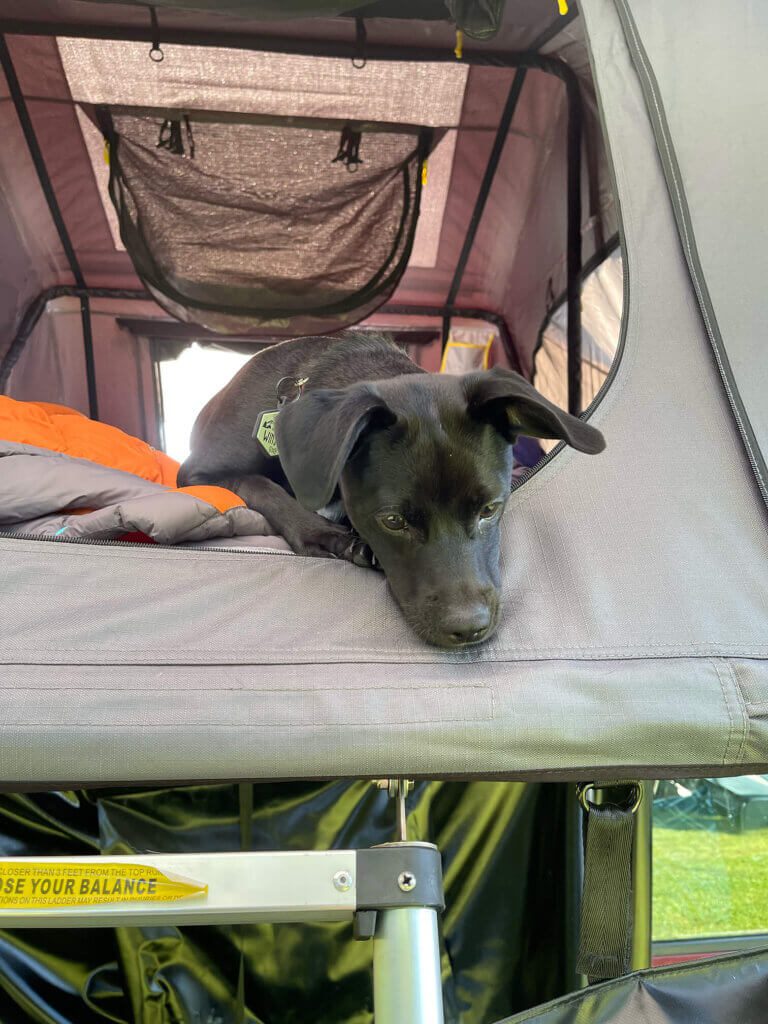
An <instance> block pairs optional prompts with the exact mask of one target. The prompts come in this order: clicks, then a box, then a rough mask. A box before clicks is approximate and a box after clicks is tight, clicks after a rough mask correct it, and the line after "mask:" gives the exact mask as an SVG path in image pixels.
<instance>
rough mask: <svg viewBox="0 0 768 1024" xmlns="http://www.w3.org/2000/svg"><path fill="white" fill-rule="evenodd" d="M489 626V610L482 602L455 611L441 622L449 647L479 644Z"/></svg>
mask: <svg viewBox="0 0 768 1024" xmlns="http://www.w3.org/2000/svg"><path fill="white" fill-rule="evenodd" d="M490 625H491V609H490V608H489V607H488V605H487V604H486V603H485V602H484V601H482V602H481V601H478V602H477V603H476V604H470V605H466V606H464V607H463V608H458V609H456V611H455V612H453V613H452V614H451V615H450V616H448V617H446V619H445V620H444V621H443V631H444V633H445V636H446V638H447V640H448V643H449V644H450V645H451V646H455V647H458V646H459V645H460V644H477V643H479V642H480V641H481V640H482V639H483V637H484V636H485V634H486V633H487V632H488V629H489V628H490Z"/></svg>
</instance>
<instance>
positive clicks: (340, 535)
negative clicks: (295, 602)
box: [216, 476, 374, 568]
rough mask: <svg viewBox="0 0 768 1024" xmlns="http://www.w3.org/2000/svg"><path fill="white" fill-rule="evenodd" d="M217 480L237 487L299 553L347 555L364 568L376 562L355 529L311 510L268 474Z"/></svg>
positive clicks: (248, 501)
mask: <svg viewBox="0 0 768 1024" xmlns="http://www.w3.org/2000/svg"><path fill="white" fill-rule="evenodd" d="M216 483H217V484H218V485H219V486H221V487H226V488H228V489H229V490H230V491H234V492H235V494H237V495H239V496H240V497H241V498H242V499H243V501H244V502H245V503H246V505H247V506H248V508H251V509H253V510H254V511H255V512H260V513H261V514H262V515H263V516H264V518H265V519H266V520H267V522H268V523H269V525H270V526H271V527H272V529H273V530H274V531H275V533H277V534H279V535H280V536H281V537H283V538H284V539H285V540H286V541H287V542H288V544H289V545H290V546H291V549H292V550H293V551H295V552H296V554H297V555H312V556H315V557H320V558H345V559H346V560H347V561H349V562H354V564H355V565H360V566H363V567H364V568H371V567H372V566H373V564H374V562H373V552H372V551H371V549H370V548H369V547H368V545H367V544H366V543H365V542H364V541H362V540H360V538H359V537H358V536H357V534H356V533H354V532H353V531H352V530H350V529H349V528H347V527H345V526H339V525H338V524H337V523H332V522H330V521H329V520H328V519H325V518H323V516H320V515H318V514H317V513H316V512H309V511H308V510H307V509H305V508H303V507H302V506H301V505H300V504H299V503H298V501H296V499H295V498H292V497H291V495H290V494H288V492H287V491H286V490H284V489H283V488H282V487H281V486H280V485H279V484H276V483H275V482H274V481H273V480H270V479H269V478H268V477H265V476H239V477H227V478H225V479H220V480H217V481H216Z"/></svg>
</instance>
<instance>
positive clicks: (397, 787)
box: [376, 779, 413, 843]
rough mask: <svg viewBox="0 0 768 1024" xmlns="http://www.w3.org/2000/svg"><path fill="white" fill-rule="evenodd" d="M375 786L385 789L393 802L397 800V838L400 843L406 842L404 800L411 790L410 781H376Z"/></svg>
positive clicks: (406, 820) (406, 819) (406, 824)
mask: <svg viewBox="0 0 768 1024" xmlns="http://www.w3.org/2000/svg"><path fill="white" fill-rule="evenodd" d="M376 786H377V787H378V788H379V789H385V790H386V791H387V793H389V795H390V797H391V798H392V799H393V800H397V827H398V832H397V838H398V840H399V841H400V842H401V843H405V842H407V841H408V816H407V814H406V809H405V798H406V797H407V796H408V794H409V793H410V792H411V790H412V789H413V780H412V779H377V780H376Z"/></svg>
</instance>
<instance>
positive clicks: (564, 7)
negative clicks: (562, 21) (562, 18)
mask: <svg viewBox="0 0 768 1024" xmlns="http://www.w3.org/2000/svg"><path fill="white" fill-rule="evenodd" d="M557 9H558V11H560V13H561V14H567V13H568V0H557Z"/></svg>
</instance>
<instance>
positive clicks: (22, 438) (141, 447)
mask: <svg viewBox="0 0 768 1024" xmlns="http://www.w3.org/2000/svg"><path fill="white" fill-rule="evenodd" d="M0 438H2V439H3V440H5V441H13V442H16V443H17V444H28V445H33V446H34V447H36V448H47V449H49V450H50V451H55V452H61V453H62V454H64V455H70V456H72V457H73V458H76V459H88V460H89V461H90V462H97V463H99V464H100V465H102V466H108V467H109V468H110V469H119V470H122V471H123V472H125V473H133V475H134V476H138V477H141V478H142V479H144V480H149V481H151V482H152V483H155V484H164V485H165V486H166V487H169V488H171V489H173V490H178V491H181V492H183V493H184V494H191V495H192V496H193V497H196V498H199V499H200V500H201V501H205V502H207V503H208V504H209V505H212V506H213V507H214V508H215V509H217V510H218V511H219V512H226V511H227V510H228V509H231V508H235V507H237V506H243V505H245V502H244V501H243V500H242V498H239V497H238V496H237V495H236V494H234V493H233V492H232V491H228V490H226V488H224V487H211V486H201V487H176V474H177V473H178V470H179V463H178V462H176V461H175V460H174V459H172V458H170V456H168V455H166V454H165V453H164V452H159V451H157V449H156V448H152V447H151V446H150V445H148V444H147V443H146V442H145V441H141V440H139V438H137V437H131V435H130V434H126V433H124V432H123V431H122V430H119V429H118V428H117V427H112V426H110V425H109V424H108V423H97V422H96V421H95V420H90V419H88V417H87V416H84V415H83V414H82V413H80V412H77V411H76V410H75V409H69V408H67V407H66V406H64V405H53V404H51V403H49V402H18V401H16V400H15V399H13V398H7V397H5V396H3V395H0Z"/></svg>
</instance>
